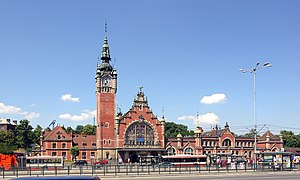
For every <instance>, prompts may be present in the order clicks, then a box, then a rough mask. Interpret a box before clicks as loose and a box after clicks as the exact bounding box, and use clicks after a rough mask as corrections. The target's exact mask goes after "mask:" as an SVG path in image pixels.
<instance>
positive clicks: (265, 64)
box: [239, 62, 272, 170]
mask: <svg viewBox="0 0 300 180" xmlns="http://www.w3.org/2000/svg"><path fill="white" fill-rule="evenodd" d="M271 66H272V64H271V63H269V62H265V63H264V64H263V65H261V66H260V63H259V62H257V63H256V65H255V67H254V68H251V69H239V71H241V72H243V73H247V72H249V73H252V74H253V81H254V94H253V95H254V112H253V113H254V114H253V116H254V170H256V164H257V162H256V161H257V158H256V151H257V117H256V71H257V70H259V69H262V68H267V67H271Z"/></svg>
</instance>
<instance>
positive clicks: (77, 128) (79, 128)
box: [74, 125, 84, 134]
mask: <svg viewBox="0 0 300 180" xmlns="http://www.w3.org/2000/svg"><path fill="white" fill-rule="evenodd" d="M83 128H84V126H83V125H77V127H76V129H75V131H74V134H82V131H83Z"/></svg>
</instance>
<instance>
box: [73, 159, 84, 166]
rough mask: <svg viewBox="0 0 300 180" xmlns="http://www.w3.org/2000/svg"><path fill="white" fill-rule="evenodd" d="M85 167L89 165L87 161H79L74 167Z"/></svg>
mask: <svg viewBox="0 0 300 180" xmlns="http://www.w3.org/2000/svg"><path fill="white" fill-rule="evenodd" d="M84 165H87V161H86V160H78V161H75V162H74V163H73V166H74V167H76V166H84Z"/></svg>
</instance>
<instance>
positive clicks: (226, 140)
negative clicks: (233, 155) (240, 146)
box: [222, 139, 231, 146]
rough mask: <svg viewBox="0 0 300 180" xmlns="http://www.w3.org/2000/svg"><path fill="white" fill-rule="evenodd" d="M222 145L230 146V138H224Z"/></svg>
mask: <svg viewBox="0 0 300 180" xmlns="http://www.w3.org/2000/svg"><path fill="white" fill-rule="evenodd" d="M222 146H231V141H230V139H225V140H224V141H223V143H222Z"/></svg>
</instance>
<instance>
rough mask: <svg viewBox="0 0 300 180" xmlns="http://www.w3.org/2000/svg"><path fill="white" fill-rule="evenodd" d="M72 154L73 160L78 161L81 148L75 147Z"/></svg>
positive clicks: (71, 151)
mask: <svg viewBox="0 0 300 180" xmlns="http://www.w3.org/2000/svg"><path fill="white" fill-rule="evenodd" d="M70 153H71V155H72V159H75V160H76V156H78V155H79V148H78V146H73V147H71V149H70Z"/></svg>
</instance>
